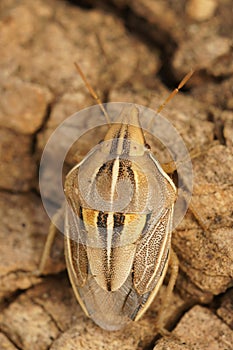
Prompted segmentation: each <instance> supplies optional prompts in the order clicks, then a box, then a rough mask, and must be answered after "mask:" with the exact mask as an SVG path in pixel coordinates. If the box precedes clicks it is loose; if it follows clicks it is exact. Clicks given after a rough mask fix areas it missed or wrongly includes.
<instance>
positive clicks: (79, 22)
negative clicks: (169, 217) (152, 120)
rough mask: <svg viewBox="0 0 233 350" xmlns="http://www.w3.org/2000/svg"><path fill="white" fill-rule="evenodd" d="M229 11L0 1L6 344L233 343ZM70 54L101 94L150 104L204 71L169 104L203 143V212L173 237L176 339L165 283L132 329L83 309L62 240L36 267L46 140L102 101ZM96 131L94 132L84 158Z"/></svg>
mask: <svg viewBox="0 0 233 350" xmlns="http://www.w3.org/2000/svg"><path fill="white" fill-rule="evenodd" d="M100 3H101V5H100ZM232 10H233V9H232V1H231V0H222V1H217V0H202V1H200V0H199V1H198V0H186V1H185V0H181V1H171V0H166V1H164V0H158V1H153V0H138V1H133V0H126V1H123V0H112V1H106V2H105V1H101V2H100V1H94V0H86V1H85V0H82V1H70V2H69V1H61V0H60V1H58V0H50V1H45V0H35V1H31V0H22V1H17V0H1V2H0V32H1V35H0V52H1V55H0V90H1V93H0V174H1V176H0V220H1V229H0V257H1V258H0V298H1V304H0V349H1V350H11V349H12V350H13V349H14V350H15V349H25V350H29V349H33V350H37V349H38V350H45V349H52V350H60V349H61V350H66V349H108V350H111V349H127V350H128V349H129V350H130V349H144V350H149V349H181V350H182V349H184V350H187V349H193V350H200V349H215V350H218V349H219V350H220V349H221V350H222V349H225V350H228V349H229V350H230V349H232V344H233V289H232V288H231V287H232V285H233V212H232V202H233V155H232V150H233V137H232V135H233V50H232V32H233V21H232ZM74 61H77V62H79V64H80V65H81V66H82V68H83V70H84V71H85V72H86V74H87V76H88V79H89V80H90V81H91V83H92V85H93V86H94V87H95V88H96V90H97V91H98V93H99V95H100V96H101V97H102V99H103V100H104V101H127V102H137V103H138V104H142V105H146V106H150V107H151V108H154V109H155V108H156V107H157V106H158V105H159V104H160V103H161V102H162V101H163V99H164V97H166V96H167V94H168V91H169V90H170V89H171V88H174V87H175V86H176V85H177V83H178V82H179V81H180V79H181V78H182V77H183V76H184V74H186V73H187V72H188V71H189V69H190V68H191V67H192V68H194V69H195V74H194V76H193V78H192V79H191V80H190V81H189V82H188V84H187V86H186V88H185V92H183V93H182V92H181V93H180V94H179V95H178V96H177V97H176V98H175V99H174V100H173V101H172V102H171V103H170V104H169V105H168V106H167V108H166V111H164V115H165V116H166V117H167V118H168V119H169V120H170V121H171V122H172V123H173V124H174V126H175V127H176V129H177V130H178V131H179V132H180V134H181V135H182V137H183V138H184V140H185V142H186V145H187V147H188V149H189V150H190V151H193V150H196V149H198V150H199V151H200V154H199V155H198V156H196V157H195V159H194V160H193V169H194V176H195V177H194V179H195V182H194V191H193V198H192V207H193V211H192V212H191V211H189V212H188V213H187V215H186V217H185V218H184V220H183V222H182V223H181V224H180V225H179V227H178V228H177V229H176V231H175V232H174V234H173V246H174V249H175V251H176V252H177V254H178V257H179V260H180V272H179V277H178V281H177V284H176V289H175V293H174V296H173V299H172V300H171V301H170V303H171V306H170V307H169V313H168V315H167V327H168V329H170V330H171V331H172V336H171V337H165V338H160V337H159V336H158V334H157V333H156V331H155V322H156V314H157V310H158V308H159V304H160V300H161V295H162V293H163V289H162V290H161V292H160V295H159V296H158V298H157V299H156V300H155V301H154V302H153V304H152V305H151V307H150V309H149V310H148V312H147V313H146V314H145V315H144V317H143V318H142V319H141V320H140V321H139V322H138V323H135V324H132V325H130V326H128V327H127V328H126V329H123V330H122V331H118V332H112V333H109V332H106V331H103V330H101V329H100V328H98V327H97V326H95V325H94V324H93V323H92V321H91V320H89V319H87V317H85V315H84V314H83V312H82V311H81V309H80V307H79V305H78V304H77V303H76V301H75V298H74V296H73V293H72V289H71V287H70V285H69V282H68V278H67V275H66V273H65V265H64V260H63V249H62V241H61V239H60V238H59V237H58V239H57V241H56V244H55V247H54V249H53V253H52V257H51V259H50V261H49V262H48V264H47V267H46V274H45V276H43V277H37V276H35V275H34V274H33V271H35V270H36V268H37V266H38V262H39V259H40V256H41V253H42V249H43V245H44V241H45V237H46V233H47V231H48V227H49V219H48V217H47V215H46V213H45V211H44V210H43V206H42V204H41V201H40V196H39V192H38V165H39V159H40V156H41V153H42V150H43V147H44V145H45V143H46V141H47V139H48V137H49V135H50V134H51V133H52V131H53V130H54V129H55V128H56V126H57V125H59V123H60V122H62V121H63V120H64V119H65V118H66V117H68V116H70V115H71V114H72V113H74V112H76V111H78V110H80V109H82V108H84V107H87V106H89V105H92V104H93V101H92V99H91V97H90V96H89V94H88V92H87V91H86V89H85V88H84V86H83V82H82V81H81V79H80V77H79V76H78V75H77V74H76V72H75V68H74V66H73V62H74ZM86 123H88V121H86ZM99 138H100V136H99V135H98V134H95V135H94V136H93V135H92V136H91V137H90V136H89V138H86V139H84V140H83V141H82V143H81V145H80V154H79V157H80V158H81V157H82V156H83V155H84V154H85V153H86V152H87V150H88V149H89V148H90V147H91V145H92V144H95V142H98V141H99ZM158 157H159V158H161V160H164V159H166V155H163V154H161V155H158ZM194 213H195V214H196V215H194Z"/></svg>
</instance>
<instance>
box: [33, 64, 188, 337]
mask: <svg viewBox="0 0 233 350" xmlns="http://www.w3.org/2000/svg"><path fill="white" fill-rule="evenodd" d="M77 68H78V70H79V72H80V74H81V76H82V77H83V73H82V71H80V68H79V67H78V66H77ZM190 76H191V73H189V74H188V75H187V76H186V77H185V78H184V79H183V80H182V82H181V83H180V85H179V87H178V88H177V89H175V90H174V92H173V93H172V94H171V95H170V96H169V98H168V99H167V101H168V100H169V99H171V98H172V97H173V95H174V94H176V93H177V92H178V90H179V89H180V87H182V86H183V85H184V83H185V82H186V81H187V80H188V79H189V78H190ZM83 79H84V82H85V84H86V85H87V87H88V88H89V90H90V89H91V87H90V85H89V84H88V83H87V81H86V79H85V77H83ZM91 93H92V95H93V96H94V97H95V98H96V100H98V97H97V96H96V94H95V93H94V92H93V90H91ZM167 101H165V103H166V102H167ZM98 102H99V101H98ZM163 106H164V104H163V105H162V106H161V107H160V110H161V109H162V108H163ZM101 108H102V109H103V108H104V107H103V106H102V104H101ZM104 113H105V114H106V115H107V112H106V110H104ZM107 118H108V115H107ZM108 122H109V120H108ZM109 124H110V123H109ZM64 192H65V196H66V200H67V203H66V208H65V257H66V264H67V269H68V273H69V277H70V280H71V284H72V287H73V290H74V293H75V296H76V298H77V300H78V301H79V303H80V305H81V307H82V309H83V310H84V312H85V314H86V315H87V316H89V317H91V318H92V319H93V320H94V322H96V323H97V324H98V325H99V326H101V327H102V328H104V329H107V330H117V329H120V328H122V327H123V326H124V325H126V324H127V323H128V322H129V321H130V320H135V321H136V320H138V319H139V318H140V317H141V316H142V315H143V314H144V312H145V311H146V310H147V308H148V307H149V306H150V304H151V302H152V301H153V299H154V298H155V296H156V294H157V293H158V290H159V288H160V287H161V285H162V283H163V280H164V277H165V275H166V272H167V268H168V264H169V262H172V267H173V269H172V271H173V274H172V275H171V279H170V281H169V284H168V288H167V296H168V295H169V293H171V291H172V289H173V286H174V283H175V280H176V277H177V273H178V265H177V259H176V256H175V254H174V253H173V251H172V249H171V233H172V219H173V209H174V203H175V201H176V195H177V190H176V187H175V185H174V183H173V181H172V180H171V178H170V177H169V176H168V175H167V174H166V173H165V171H164V170H163V168H162V166H161V165H160V164H159V162H158V161H157V159H156V158H155V156H154V155H153V153H152V152H151V150H150V147H149V146H148V144H147V142H146V140H145V137H144V134H143V130H142V128H141V125H140V109H139V107H137V106H136V105H134V104H132V105H130V107H129V106H127V107H126V108H124V109H123V110H122V112H121V114H120V116H119V118H118V120H117V121H116V122H114V123H112V124H110V125H109V130H108V131H107V133H106V135H105V138H104V140H103V141H102V142H100V143H99V144H98V145H97V146H96V147H94V148H93V149H92V150H91V151H90V152H89V153H88V154H87V156H86V157H85V158H84V159H83V160H82V161H81V162H80V163H79V164H77V165H76V166H74V168H73V169H72V170H71V171H70V172H69V173H68V175H67V176H66V181H65V186H64ZM50 231H51V232H52V231H54V230H50ZM48 241H49V243H48V244H47V248H46V249H45V252H44V254H43V257H42V261H41V265H40V270H42V269H43V266H44V264H45V257H46V255H47V254H48V251H49V248H48V247H49V246H50V245H51V241H52V239H49V238H48ZM161 320H162V317H161ZM158 325H159V328H162V327H163V324H162V321H159V323H158Z"/></svg>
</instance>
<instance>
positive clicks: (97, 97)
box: [74, 62, 111, 126]
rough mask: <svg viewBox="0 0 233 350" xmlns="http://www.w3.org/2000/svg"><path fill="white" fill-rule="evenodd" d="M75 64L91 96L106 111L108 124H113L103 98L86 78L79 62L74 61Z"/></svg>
mask: <svg viewBox="0 0 233 350" xmlns="http://www.w3.org/2000/svg"><path fill="white" fill-rule="evenodd" d="M74 65H75V67H76V69H77V71H78V73H79V75H80V77H81V78H82V80H83V82H84V84H85V85H86V87H87V89H88V91H89V92H90V94H91V96H92V97H93V98H94V99H95V100H96V102H97V103H98V105H99V106H100V108H101V110H102V112H103V113H104V116H105V119H106V121H107V123H108V125H109V126H110V125H111V121H110V118H109V115H108V113H107V111H106V109H105V108H104V106H103V103H102V101H101V99H100V98H99V96H98V95H97V93H96V92H95V91H94V89H93V88H92V86H91V84H90V83H89V82H88V81H87V78H86V76H85V74H84V73H83V71H82V69H81V68H80V67H79V65H78V63H77V62H74Z"/></svg>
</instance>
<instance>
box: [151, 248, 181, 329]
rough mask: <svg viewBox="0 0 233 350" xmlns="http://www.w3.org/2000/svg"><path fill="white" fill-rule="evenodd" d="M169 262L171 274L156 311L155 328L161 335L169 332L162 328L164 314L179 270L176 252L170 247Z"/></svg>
mask: <svg viewBox="0 0 233 350" xmlns="http://www.w3.org/2000/svg"><path fill="white" fill-rule="evenodd" d="M169 264H170V266H171V275H170V279H169V282H168V285H167V288H166V291H165V293H164V295H163V297H162V302H161V306H160V310H159V313H158V317H157V322H156V328H157V330H158V332H159V333H160V334H162V335H167V334H170V333H169V332H168V331H167V330H166V329H165V328H164V318H165V315H166V310H167V307H168V306H169V303H170V300H171V295H172V292H173V289H174V286H175V283H176V280H177V276H178V272H179V260H178V258H177V255H176V253H175V252H174V250H173V249H172V248H171V252H170V259H169Z"/></svg>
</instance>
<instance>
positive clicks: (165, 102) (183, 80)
mask: <svg viewBox="0 0 233 350" xmlns="http://www.w3.org/2000/svg"><path fill="white" fill-rule="evenodd" d="M193 73H194V70H193V69H191V70H190V72H189V73H187V74H186V75H185V77H184V78H183V79H182V80H181V82H180V83H179V85H178V86H177V88H175V89H174V90H173V91H172V93H171V94H170V95H169V96H168V97H167V98H166V100H165V101H164V102H163V103H162V104H161V105H160V106H159V108H158V109H157V111H156V112H157V113H160V112H161V111H162V110H163V109H164V107H165V106H166V104H167V103H168V102H169V101H171V100H172V99H173V97H174V96H175V95H176V94H178V92H179V90H180V89H181V88H182V87H183V86H184V85H185V84H186V83H187V81H188V80H189V79H190V78H191V76H192V75H193Z"/></svg>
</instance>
